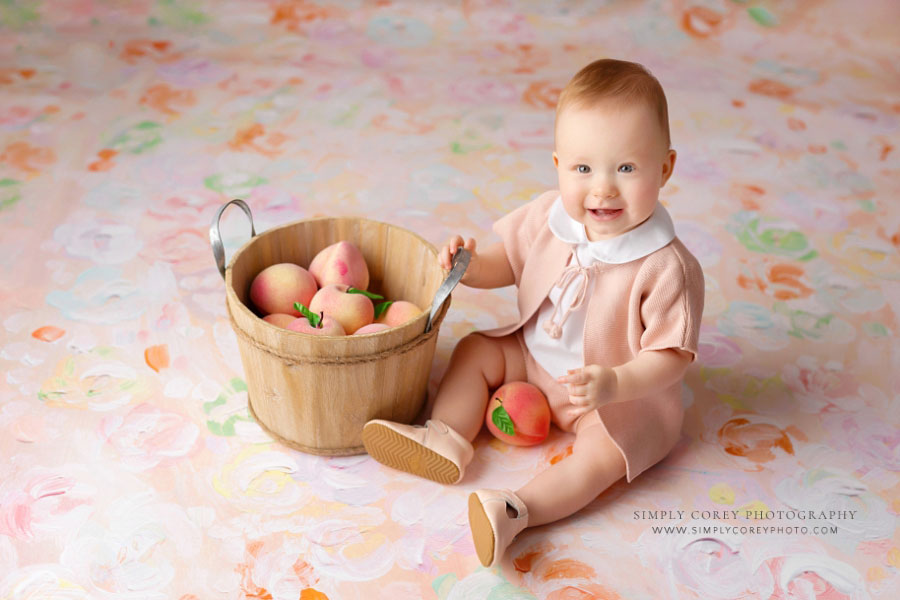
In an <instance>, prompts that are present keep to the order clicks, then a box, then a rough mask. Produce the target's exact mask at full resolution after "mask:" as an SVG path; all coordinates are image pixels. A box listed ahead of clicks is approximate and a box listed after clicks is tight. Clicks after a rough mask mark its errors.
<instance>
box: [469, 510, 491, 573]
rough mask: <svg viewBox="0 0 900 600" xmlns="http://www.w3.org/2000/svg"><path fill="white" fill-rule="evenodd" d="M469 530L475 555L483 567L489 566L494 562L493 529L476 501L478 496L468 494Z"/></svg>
mask: <svg viewBox="0 0 900 600" xmlns="http://www.w3.org/2000/svg"><path fill="white" fill-rule="evenodd" d="M469 529H470V530H471V531H472V541H473V542H475V553H476V554H477V555H478V560H480V561H481V565H482V566H484V567H489V566H491V563H492V562H493V560H494V528H493V527H491V522H490V520H489V519H488V516H487V513H485V512H484V506H482V505H481V500H479V499H478V494H476V493H474V492H472V493H471V494H469Z"/></svg>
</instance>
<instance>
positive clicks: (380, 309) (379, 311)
mask: <svg viewBox="0 0 900 600" xmlns="http://www.w3.org/2000/svg"><path fill="white" fill-rule="evenodd" d="M393 303H394V301H393V300H385V301H384V302H379V303H378V304H376V305H375V319H378V317H380V316H381V315H383V314H384V311H386V310H387V309H388V307H389V306H390V305H391V304H393Z"/></svg>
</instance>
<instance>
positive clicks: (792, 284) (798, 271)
mask: <svg viewBox="0 0 900 600" xmlns="http://www.w3.org/2000/svg"><path fill="white" fill-rule="evenodd" d="M805 274H806V272H805V271H804V270H803V269H802V268H800V267H798V266H796V265H788V264H777V265H772V266H771V267H770V268H769V272H768V277H769V280H770V281H771V282H772V283H774V284H778V285H780V286H783V288H782V289H778V290H776V291H775V299H776V300H797V299H799V298H806V297H808V296H811V295H812V293H813V290H812V289H811V288H809V287H807V286H805V285H804V284H803V283H802V282H801V281H800V278H801V277H803V275H805ZM784 288H787V289H784Z"/></svg>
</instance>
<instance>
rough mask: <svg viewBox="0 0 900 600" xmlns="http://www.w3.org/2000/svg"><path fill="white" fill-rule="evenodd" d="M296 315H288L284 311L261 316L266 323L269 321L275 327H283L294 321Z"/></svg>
mask: <svg viewBox="0 0 900 600" xmlns="http://www.w3.org/2000/svg"><path fill="white" fill-rule="evenodd" d="M296 318H297V317H295V316H294V315H288V314H285V313H272V314H271V315H266V316H264V317H263V321H265V322H266V323H271V324H272V325H275V326H276V327H284V328H287V326H288V325H290V324H291V323H293V322H294V320H295V319H296Z"/></svg>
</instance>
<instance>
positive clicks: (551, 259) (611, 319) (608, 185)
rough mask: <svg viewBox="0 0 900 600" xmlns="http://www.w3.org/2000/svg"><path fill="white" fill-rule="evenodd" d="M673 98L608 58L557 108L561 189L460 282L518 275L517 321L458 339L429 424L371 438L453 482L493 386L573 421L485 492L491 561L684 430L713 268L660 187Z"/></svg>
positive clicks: (669, 156)
mask: <svg viewBox="0 0 900 600" xmlns="http://www.w3.org/2000/svg"><path fill="white" fill-rule="evenodd" d="M675 156H676V154H675V150H673V149H672V148H671V147H670V141H669V121H668V109H667V104H666V97H665V94H664V92H663V90H662V87H661V86H660V84H659V82H658V81H657V80H656V78H655V77H653V76H652V75H651V74H650V73H649V72H648V71H647V70H646V69H645V68H644V67H642V66H641V65H638V64H636V63H632V62H625V61H620V60H612V59H603V60H598V61H595V62H593V63H591V64H589V65H588V66H586V67H585V68H583V69H582V70H581V71H579V72H578V73H577V74H576V75H575V77H574V78H573V79H572V80H571V81H570V82H569V84H568V85H567V86H566V88H565V89H564V90H563V91H562V93H561V94H560V97H559V102H558V104H557V108H556V131H555V151H554V152H553V164H554V165H555V166H556V171H557V174H558V177H559V190H558V191H557V190H551V191H548V192H546V193H543V194H541V195H540V196H538V197H537V198H535V199H534V200H532V201H531V202H528V203H527V204H524V205H522V206H520V207H518V208H516V209H515V210H513V211H512V212H511V213H509V214H507V215H506V216H504V217H502V218H501V219H500V220H498V221H497V222H496V223H494V226H493V230H494V232H496V233H497V234H498V235H499V236H500V239H501V240H502V241H501V242H499V243H496V244H494V245H491V246H488V247H486V248H484V249H483V250H481V251H476V244H475V240H474V239H471V238H470V239H468V240H463V238H462V237H460V236H453V237H451V238H450V240H449V241H448V242H447V245H446V246H444V247H443V248H442V249H441V251H440V261H441V264H442V266H443V267H444V268H448V269H449V268H450V263H451V256H452V255H453V254H454V253H455V252H456V249H457V248H458V247H459V246H463V247H464V248H466V249H467V250H469V251H470V252H471V254H472V258H471V262H470V263H469V268H468V270H467V271H466V274H465V276H464V277H463V279H462V283H464V284H466V285H468V286H470V287H474V288H498V287H503V286H507V285H511V284H515V285H516V286H517V288H518V294H517V300H518V307H519V314H520V319H519V321H518V322H516V323H513V324H510V325H508V326H506V327H500V328H498V329H492V330H488V331H478V332H474V333H471V334H469V335H467V336H466V337H464V338H463V339H462V340H460V342H459V343H458V344H457V346H456V348H455V349H454V351H453V354H452V356H451V358H450V364H449V366H448V368H447V372H446V374H445V375H444V378H443V380H442V381H441V384H440V386H439V388H438V392H437V396H436V397H435V400H434V407H433V410H432V413H431V419H430V420H429V421H427V422H426V424H425V425H424V426H414V425H403V424H399V423H393V422H390V421H384V420H374V421H370V422H368V423H367V424H366V426H365V428H364V429H363V443H364V444H365V446H366V450H367V451H368V452H369V454H371V455H372V457H373V458H375V460H377V461H379V462H381V463H383V464H385V465H388V466H390V467H393V468H395V469H399V470H402V471H406V472H408V473H413V474H415V475H418V476H421V477H425V478H428V479H431V480H433V481H437V482H440V483H456V482H458V481H459V480H460V479H462V477H463V473H464V471H465V468H466V465H467V464H468V463H469V462H470V461H471V460H472V456H473V453H474V451H473V447H472V440H474V439H475V437H476V436H477V435H478V433H479V431H480V429H481V426H482V424H483V423H484V415H485V410H486V407H487V404H488V401H489V399H490V396H489V394H490V393H491V392H492V391H493V390H495V389H496V388H498V387H500V386H501V385H503V384H504V383H507V382H511V381H528V382H530V383H532V384H534V385H536V386H537V387H538V388H540V390H541V391H542V392H543V393H544V395H545V396H546V397H547V399H548V401H549V403H550V408H551V413H552V419H553V422H554V423H555V424H556V425H557V426H558V427H559V428H560V429H562V430H563V431H567V432H574V434H575V442H574V446H573V452H572V454H571V456H569V457H567V458H566V459H565V460H562V461H560V462H558V463H556V464H553V465H551V466H549V467H548V468H546V469H545V470H543V471H542V472H540V473H538V474H537V476H535V477H534V478H533V479H532V480H531V481H529V482H528V483H527V484H525V485H524V486H523V487H521V488H520V489H518V490H516V491H511V490H508V489H500V490H487V489H482V490H478V491H475V492H473V493H472V494H471V495H470V496H469V526H470V528H471V532H472V539H473V541H474V543H475V549H476V552H477V554H478V558H479V559H480V561H481V563H482V564H483V565H485V566H489V565H493V564H495V563H496V562H497V561H498V560H499V559H500V558H501V557H502V556H503V554H504V552H505V551H506V548H507V547H508V546H509V544H510V543H511V542H512V540H513V538H514V537H515V536H516V535H517V534H519V533H520V532H521V531H522V530H523V529H524V528H526V527H535V526H538V525H543V524H545V523H550V522H553V521H556V520H558V519H562V518H564V517H567V516H569V515H571V514H573V513H575V512H576V511H578V510H580V509H581V508H583V507H584V506H586V505H587V504H588V503H590V502H591V501H592V500H594V499H595V498H596V497H597V496H598V495H599V494H600V493H601V492H603V491H604V490H605V489H607V488H608V487H609V486H610V485H612V484H613V483H615V482H616V481H618V480H619V479H621V478H622V477H623V476H624V477H625V478H626V480H627V481H628V482H631V481H632V480H633V479H634V478H635V477H637V476H638V475H639V474H640V473H642V472H643V471H644V470H646V469H647V468H649V467H650V466H652V465H654V464H655V463H657V462H659V461H660V460H662V459H663V458H664V457H665V456H666V454H668V452H669V451H670V450H671V449H672V447H673V446H674V445H675V443H676V441H677V440H678V437H679V434H680V430H681V422H682V417H683V409H682V403H681V382H682V379H683V377H684V373H685V370H686V369H687V367H688V365H690V364H691V362H693V360H694V359H695V358H696V355H697V338H698V330H699V326H700V318H701V314H702V312H703V290H704V285H703V273H702V271H701V269H700V265H699V263H698V262H697V260H696V258H694V256H693V255H692V254H691V253H690V252H689V251H688V250H687V248H685V246H684V245H683V244H682V243H681V241H680V240H679V239H678V238H677V237H676V236H675V229H674V226H673V225H672V220H671V218H670V217H669V213H668V212H667V211H666V209H665V207H663V206H662V205H661V204H660V203H659V201H658V200H659V190H660V188H662V186H663V185H665V184H666V182H667V181H668V180H669V177H671V175H672V169H673V168H674V166H675Z"/></svg>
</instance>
